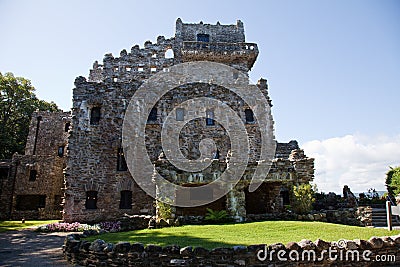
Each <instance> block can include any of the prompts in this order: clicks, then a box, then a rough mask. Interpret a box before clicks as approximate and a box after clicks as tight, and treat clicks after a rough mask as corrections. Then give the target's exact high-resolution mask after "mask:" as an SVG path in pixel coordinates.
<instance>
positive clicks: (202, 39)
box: [197, 33, 210, 43]
mask: <svg viewBox="0 0 400 267" xmlns="http://www.w3.org/2000/svg"><path fill="white" fill-rule="evenodd" d="M209 41H210V35H209V34H204V33H199V34H197V42H204V43H208V42H209Z"/></svg>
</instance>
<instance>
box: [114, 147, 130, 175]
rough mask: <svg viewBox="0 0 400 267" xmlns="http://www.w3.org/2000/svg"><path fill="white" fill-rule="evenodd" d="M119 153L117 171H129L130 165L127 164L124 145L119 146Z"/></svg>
mask: <svg viewBox="0 0 400 267" xmlns="http://www.w3.org/2000/svg"><path fill="white" fill-rule="evenodd" d="M117 153H118V154H117V171H127V170H128V166H127V165H126V160H125V155H124V151H123V149H122V147H120V148H118V152H117Z"/></svg>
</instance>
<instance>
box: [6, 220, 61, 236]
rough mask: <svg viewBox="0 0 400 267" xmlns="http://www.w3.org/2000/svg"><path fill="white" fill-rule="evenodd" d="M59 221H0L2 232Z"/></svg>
mask: <svg viewBox="0 0 400 267" xmlns="http://www.w3.org/2000/svg"><path fill="white" fill-rule="evenodd" d="M58 221H59V220H47V221H25V223H21V221H0V233H4V232H6V231H16V230H23V229H27V228H35V227H37V226H40V225H44V224H49V223H55V222H58Z"/></svg>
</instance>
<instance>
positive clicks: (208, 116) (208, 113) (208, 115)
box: [206, 110, 215, 125]
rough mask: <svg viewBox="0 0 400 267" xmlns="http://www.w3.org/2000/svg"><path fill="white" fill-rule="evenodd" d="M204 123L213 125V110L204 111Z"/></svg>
mask: <svg viewBox="0 0 400 267" xmlns="http://www.w3.org/2000/svg"><path fill="white" fill-rule="evenodd" d="M206 125H215V122H214V111H213V110H207V111H206Z"/></svg>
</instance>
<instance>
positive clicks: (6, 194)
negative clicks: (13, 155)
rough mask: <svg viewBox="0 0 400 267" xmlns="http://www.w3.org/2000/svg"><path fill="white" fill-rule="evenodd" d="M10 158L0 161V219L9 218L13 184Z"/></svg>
mask: <svg viewBox="0 0 400 267" xmlns="http://www.w3.org/2000/svg"><path fill="white" fill-rule="evenodd" d="M11 166H12V162H11V160H2V161H1V162H0V171H1V173H0V203H1V205H0V220H8V219H10V218H11V207H12V194H13V186H14V176H13V173H12V172H11Z"/></svg>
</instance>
